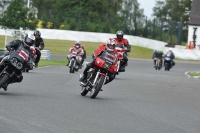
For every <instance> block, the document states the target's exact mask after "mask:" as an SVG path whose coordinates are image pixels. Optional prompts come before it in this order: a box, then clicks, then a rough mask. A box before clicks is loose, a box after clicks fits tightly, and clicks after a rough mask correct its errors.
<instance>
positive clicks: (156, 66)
mask: <svg viewBox="0 0 200 133" xmlns="http://www.w3.org/2000/svg"><path fill="white" fill-rule="evenodd" d="M155 60H156V65H155V69H156V70H160V69H161V67H162V66H161V59H160V58H156V59H155Z"/></svg>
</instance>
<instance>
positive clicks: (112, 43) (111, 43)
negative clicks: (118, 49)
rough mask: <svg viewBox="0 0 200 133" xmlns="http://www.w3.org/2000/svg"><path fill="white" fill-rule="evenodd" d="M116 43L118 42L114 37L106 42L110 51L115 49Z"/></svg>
mask: <svg viewBox="0 0 200 133" xmlns="http://www.w3.org/2000/svg"><path fill="white" fill-rule="evenodd" d="M115 45H116V42H115V40H114V39H111V38H110V39H108V40H107V42H106V49H107V50H108V51H114V49H115Z"/></svg>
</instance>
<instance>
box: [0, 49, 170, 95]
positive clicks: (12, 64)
mask: <svg viewBox="0 0 200 133" xmlns="http://www.w3.org/2000/svg"><path fill="white" fill-rule="evenodd" d="M123 52H124V51H123V50H121V49H119V50H118V53H119V54H118V57H119V58H118V63H117V65H114V59H113V58H112V56H111V55H109V52H108V51H104V52H103V54H102V55H101V56H100V57H98V58H97V59H96V60H95V63H94V68H91V69H90V70H89V71H88V74H87V78H86V80H85V82H80V86H81V95H82V96H85V95H86V94H87V93H88V92H90V98H92V99H94V98H96V96H97V95H98V93H99V92H100V91H102V86H103V85H104V84H105V83H106V81H107V80H109V76H108V75H109V73H111V74H114V75H115V76H116V75H118V74H119V72H120V71H119V70H120V67H121V64H122V62H124V61H123V58H122V55H123ZM71 57H72V58H71V60H70V62H69V65H68V66H69V72H70V73H74V72H75V71H78V70H79V69H81V68H82V65H80V64H79V63H78V61H77V60H76V53H73V55H72V56H71ZM35 58H36V55H34V57H33V58H31V57H30V56H29V52H28V51H27V50H26V49H23V48H21V49H18V50H15V51H10V52H9V54H8V55H7V56H5V57H4V58H3V59H2V61H1V63H2V64H1V67H0V87H2V86H4V85H5V84H9V83H12V80H15V78H16V75H17V74H19V73H21V72H29V70H34V67H35V64H34V60H35ZM164 67H165V71H169V70H170V69H171V67H172V60H171V59H170V58H168V57H166V58H164ZM155 69H156V70H160V69H161V61H160V59H156V66H155Z"/></svg>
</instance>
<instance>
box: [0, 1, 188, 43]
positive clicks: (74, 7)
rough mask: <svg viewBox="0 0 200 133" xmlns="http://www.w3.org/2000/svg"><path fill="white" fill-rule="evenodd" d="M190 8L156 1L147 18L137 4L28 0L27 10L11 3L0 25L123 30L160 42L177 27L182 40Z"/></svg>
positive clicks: (3, 14)
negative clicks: (179, 27)
mask: <svg viewBox="0 0 200 133" xmlns="http://www.w3.org/2000/svg"><path fill="white" fill-rule="evenodd" d="M1 6H3V4H2V2H0V7H1ZM190 8H191V1H190V0H175V1H174V0H157V1H156V5H155V7H154V8H153V14H152V18H147V17H146V16H145V15H144V11H143V9H142V8H140V3H139V2H138V1H137V0H109V1H108V0H73V1H71V0H42V1H41V0H32V7H31V8H27V7H25V6H24V2H23V0H12V1H11V2H10V4H9V6H8V8H7V10H5V11H4V12H3V13H2V14H1V17H0V25H1V26H4V27H7V28H14V29H19V27H22V28H23V29H31V30H34V29H36V28H38V27H39V28H51V29H64V30H76V31H90V32H104V33H115V32H116V31H117V30H123V31H124V33H125V34H130V35H137V36H143V37H147V38H154V39H158V40H163V37H160V35H161V34H160V33H161V32H163V34H165V33H166V34H172V33H173V31H170V30H172V29H174V28H175V27H177V24H178V23H181V24H183V29H184V30H183V40H184V36H186V34H187V28H184V27H187V22H188V18H189V14H186V12H185V11H186V9H187V10H190ZM172 25H174V27H173V26H172ZM165 31H166V32H165Z"/></svg>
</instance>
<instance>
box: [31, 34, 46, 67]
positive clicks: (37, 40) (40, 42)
mask: <svg viewBox="0 0 200 133" xmlns="http://www.w3.org/2000/svg"><path fill="white" fill-rule="evenodd" d="M34 36H35V43H34V47H36V54H37V57H36V59H35V67H38V63H39V61H40V57H41V52H40V50H43V49H44V46H45V45H44V41H43V39H42V37H41V32H40V31H39V30H36V31H34Z"/></svg>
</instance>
